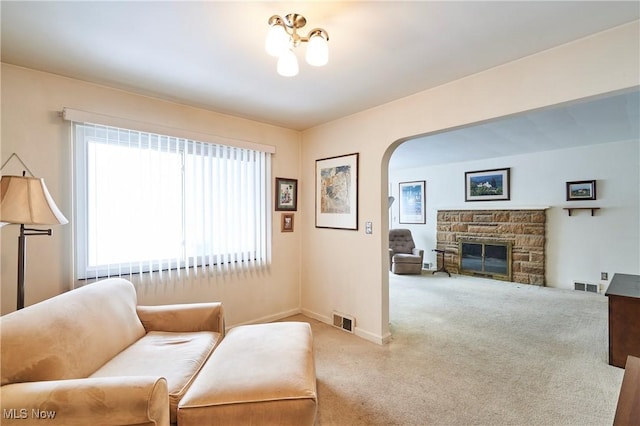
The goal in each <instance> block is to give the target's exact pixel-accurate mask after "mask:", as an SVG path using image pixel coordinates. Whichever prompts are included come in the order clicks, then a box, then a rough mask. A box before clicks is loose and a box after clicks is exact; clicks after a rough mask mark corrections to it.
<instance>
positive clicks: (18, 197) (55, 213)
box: [0, 176, 69, 225]
mask: <svg viewBox="0 0 640 426" xmlns="http://www.w3.org/2000/svg"><path fill="white" fill-rule="evenodd" d="M0 222H5V223H19V224H24V225H64V224H66V223H68V222H69V221H68V220H67V218H66V217H64V215H63V214H62V212H61V211H60V210H59V209H58V206H56V203H55V202H54V201H53V198H51V194H49V191H48V190H47V186H46V185H45V183H44V179H42V178H36V177H28V176H2V180H0Z"/></svg>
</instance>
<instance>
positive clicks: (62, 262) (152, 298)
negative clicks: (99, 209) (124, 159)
mask: <svg viewBox="0 0 640 426" xmlns="http://www.w3.org/2000/svg"><path fill="white" fill-rule="evenodd" d="M1 79H2V80H1V82H2V87H1V89H2V105H1V106H2V144H1V146H2V151H1V154H2V156H1V157H2V161H3V162H4V161H5V160H6V159H7V158H8V157H9V155H11V153H13V152H16V153H17V154H18V155H19V156H20V157H21V158H22V160H23V161H24V162H25V163H26V164H27V166H28V167H29V169H30V170H31V171H32V172H33V173H34V174H35V175H36V176H39V177H43V178H44V179H45V182H46V184H47V186H48V188H49V190H50V192H51V194H52V196H53V198H54V200H55V201H56V203H57V204H58V206H59V207H60V209H61V210H62V212H63V213H64V214H65V216H67V218H68V219H69V220H70V221H72V191H71V188H72V186H71V185H72V175H71V169H72V167H71V151H70V147H71V145H70V143H71V142H70V123H68V122H65V121H63V120H62V119H61V118H60V117H59V115H58V112H59V111H61V110H62V109H63V108H64V107H68V108H74V109H79V110H84V111H91V112H94V113H100V114H106V115H111V116H116V117H124V118H128V119H133V120H137V121H142V122H147V123H156V124H160V125H163V126H167V127H173V128H178V129H188V130H191V131H196V132H202V133H207V134H213V135H216V136H219V137H223V138H233V139H240V140H245V141H251V142H257V143H261V144H266V145H272V146H275V147H276V154H275V155H274V156H273V161H272V172H273V177H274V178H275V177H276V176H278V177H287V178H298V175H299V168H300V166H299V164H300V162H299V161H300V133H299V132H297V131H292V130H288V129H283V128H279V127H275V126H271V125H266V124H262V123H257V122H254V121H249V120H245V119H241V118H237V117H230V116H225V115H221V114H215V113H211V112H208V111H204V110H201V109H196V108H190V107H186V106H183V105H179V104H175V103H171V102H164V101H160V100H157V99H153V98H149V97H145V96H138V95H134V94H131V93H127V92H123V91H119V90H114V89H109V88H106V87H102V86H98V85H94V84H88V83H85V82H82V81H78V80H73V79H69V78H64V77H59V76H56V75H53V74H48V73H43V72H38V71H33V70H29V69H25V68H20V67H15V66H12V65H7V64H3V65H2V74H1ZM21 171H22V170H21V169H20V167H19V163H17V162H15V161H12V162H10V163H9V164H8V165H7V167H6V168H5V170H3V174H19V173H21ZM272 185H273V182H272ZM298 215H299V213H298V214H296V225H298V221H297V219H298ZM279 219H280V214H279V213H275V214H274V216H273V264H272V265H271V268H270V270H269V271H268V272H266V273H261V274H244V275H227V276H218V277H217V278H216V279H213V280H210V281H206V282H203V283H194V284H189V285H185V286H179V285H166V286H157V287H155V288H147V287H141V286H138V288H137V290H138V296H139V299H140V302H141V303H148V304H159V303H172V302H193V301H208V300H221V301H222V302H224V303H225V307H226V312H227V324H228V325H233V324H237V323H243V322H251V321H256V320H260V319H269V318H277V317H280V316H283V315H288V314H291V313H297V312H299V311H300V285H299V282H300V263H301V262H300V236H301V229H300V228H298V227H297V226H296V229H295V231H294V232H293V233H281V232H280V222H279ZM72 230H73V223H72V222H71V223H69V224H68V225H64V226H57V227H54V228H53V236H51V237H29V238H28V239H27V269H26V286H25V287H26V297H25V304H26V305H30V304H33V303H36V302H38V301H41V300H44V299H47V298H49V297H52V296H54V295H56V294H59V293H61V292H63V291H66V290H68V289H70V288H72V286H73V285H74V283H73V281H74V279H73V272H72V261H73V256H72V253H73V245H72ZM0 232H1V234H2V235H1V237H2V245H1V247H2V251H1V255H2V262H1V266H2V269H1V274H2V275H1V278H0V279H1V280H2V286H1V287H2V293H1V295H2V313H3V314H4V313H7V312H10V311H13V310H15V306H16V285H15V282H16V275H17V251H18V248H17V236H18V226H17V225H7V226H4V227H3V228H1V230H0ZM160 232H161V231H160ZM123 244H126V241H123Z"/></svg>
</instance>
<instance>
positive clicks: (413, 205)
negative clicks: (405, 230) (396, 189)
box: [399, 180, 427, 224]
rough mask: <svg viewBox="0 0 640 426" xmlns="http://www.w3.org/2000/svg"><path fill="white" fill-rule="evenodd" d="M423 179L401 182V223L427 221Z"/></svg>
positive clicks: (421, 222)
mask: <svg viewBox="0 0 640 426" xmlns="http://www.w3.org/2000/svg"><path fill="white" fill-rule="evenodd" d="M425 188H426V182H425V181H423V180H420V181H416V182H400V207H399V208H400V223H419V224H423V223H426V222H427V221H426V215H425Z"/></svg>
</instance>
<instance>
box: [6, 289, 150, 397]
mask: <svg viewBox="0 0 640 426" xmlns="http://www.w3.org/2000/svg"><path fill="white" fill-rule="evenodd" d="M0 332H1V334H2V345H1V346H2V347H1V359H2V366H1V369H0V370H1V372H2V385H3V386H4V385H6V384H9V383H20V382H35V381H41V380H58V379H79V378H84V377H87V376H89V375H90V374H91V373H93V372H94V371H96V370H97V369H98V368H100V367H101V366H102V365H103V364H105V363H106V362H107V361H109V360H110V359H111V358H113V357H114V356H115V355H117V354H118V353H119V352H120V351H122V350H123V349H125V348H126V347H128V346H129V345H131V344H132V343H133V342H135V341H136V340H138V339H139V338H140V337H142V336H144V334H145V330H144V327H143V326H142V323H141V322H140V319H139V318H138V315H137V313H136V292H135V288H134V287H133V284H131V283H130V282H129V281H126V280H123V279H108V280H104V281H100V282H97V283H94V284H88V285H86V286H84V287H80V288H78V289H75V290H71V291H68V292H66V293H63V294H61V295H59V296H55V297H53V298H51V299H48V300H45V301H43V302H41V303H38V304H35V305H32V306H28V307H26V308H24V309H21V310H19V311H16V312H12V313H10V314H7V315H4V316H3V317H2V318H0Z"/></svg>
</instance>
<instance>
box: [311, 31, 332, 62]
mask: <svg viewBox="0 0 640 426" xmlns="http://www.w3.org/2000/svg"><path fill="white" fill-rule="evenodd" d="M306 60H307V63H308V64H309V65H313V66H314V67H321V66H323V65H327V62H329V45H328V43H327V40H326V39H325V38H324V37H323V36H322V35H320V34H316V35H313V36H311V38H310V39H309V44H308V45H307V54H306Z"/></svg>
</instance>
